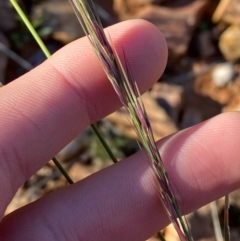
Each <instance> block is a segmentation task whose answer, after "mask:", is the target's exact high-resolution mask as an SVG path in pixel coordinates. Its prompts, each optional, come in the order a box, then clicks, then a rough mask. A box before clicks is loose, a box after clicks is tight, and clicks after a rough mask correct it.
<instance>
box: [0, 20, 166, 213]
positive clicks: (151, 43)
mask: <svg viewBox="0 0 240 241" xmlns="http://www.w3.org/2000/svg"><path fill="white" fill-rule="evenodd" d="M107 32H108V34H109V35H110V36H111V39H112V41H113V43H114V45H115V47H116V49H121V50H122V49H124V52H125V53H126V57H127V59H128V62H129V65H130V66H129V67H130V69H131V71H132V73H133V76H134V79H135V80H136V81H137V82H138V84H139V86H140V89H141V90H142V91H143V90H146V89H147V88H149V87H150V86H151V85H152V84H153V82H154V81H156V80H157V79H158V78H159V76H160V74H161V73H162V71H163V69H164V66H165V64H166V45H165V42H164V40H163V37H162V36H161V34H160V33H159V31H158V30H157V29H156V28H155V27H154V26H153V25H151V24H150V23H147V22H146V21H141V20H136V21H128V22H125V23H121V24H118V25H115V26H112V27H110V28H108V29H107ZM0 95H1V103H0V112H1V119H0V130H1V140H0V172H1V175H0V178H1V181H0V191H1V193H5V194H6V195H5V198H6V199H5V202H4V205H5V206H6V204H7V202H8V201H9V200H10V199H11V198H12V195H13V194H14V193H15V191H16V190H17V188H18V187H19V186H20V185H21V184H22V183H23V182H24V181H25V180H26V179H27V178H28V177H29V176H30V175H32V174H33V173H34V172H36V170H38V169H39V168H40V167H41V166H42V165H43V164H44V163H46V162H47V161H48V160H49V159H50V158H52V157H53V156H54V155H55V154H56V153H58V151H59V150H61V148H63V147H64V146H65V145H66V144H68V142H69V141H70V140H72V139H73V138H74V137H75V136H76V135H77V134H78V133H79V132H80V131H81V130H82V129H83V128H85V127H86V126H87V125H89V124H90V123H91V122H94V121H96V120H99V119H100V118H102V117H104V116H105V115H107V114H109V113H111V112H112V111H113V110H115V109H116V108H118V107H120V102H119V100H118V98H117V96H116V94H115V92H114V90H113V88H112V87H111V85H110V83H109V81H108V80H107V79H106V76H105V74H104V73H103V71H102V68H101V66H100V64H99V63H98V60H97V58H96V56H95V54H94V52H93V50H92V48H91V46H90V44H89V41H88V40H87V38H83V39H80V40H77V41H75V42H74V43H72V44H70V45H68V46H66V47H65V48H63V49H62V50H60V51H59V52H58V53H56V54H55V55H54V56H52V58H50V59H49V60H48V61H46V62H45V63H43V64H42V65H41V66H39V67H38V68H36V69H35V70H33V71H31V72H30V73H28V74H26V75H25V76H23V77H21V78H19V79H18V80H16V81H14V82H13V83H11V84H9V85H7V86H5V87H3V88H2V89H1V90H0ZM2 204H3V203H2ZM2 204H1V205H2ZM4 205H3V206H4ZM0 208H1V207H0ZM0 210H1V209H0Z"/></svg>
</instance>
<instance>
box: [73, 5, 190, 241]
mask: <svg viewBox="0 0 240 241" xmlns="http://www.w3.org/2000/svg"><path fill="white" fill-rule="evenodd" d="M70 2H71V4H72V5H73V8H74V10H75V12H76V15H77V16H78V19H79V21H80V23H81V25H82V27H83V29H84V31H85V33H86V35H87V36H88V38H89V41H90V42H91V44H92V46H93V49H94V51H95V53H96V54H97V56H98V58H99V60H100V63H101V65H102V67H103V69H104V71H105V72H106V75H107V77H108V79H109V80H110V82H111V83H112V86H113V88H114V89H115V91H116V93H117V94H118V96H119V98H120V100H121V101H122V103H123V105H124V106H125V107H126V109H127V110H128V112H129V115H130V118H131V120H132V122H133V125H134V128H135V130H136V132H137V134H138V137H139V139H140V143H141V145H142V146H143V148H144V149H145V150H146V152H147V155H148V159H149V160H150V162H151V166H152V168H153V170H154V172H155V174H156V177H157V181H158V186H159V195H160V198H161V200H162V203H163V205H164V206H165V209H166V211H167V214H168V216H169V219H170V220H171V222H172V223H173V224H174V226H175V228H176V231H177V232H178V235H179V237H180V239H181V241H186V240H188V241H190V240H192V236H191V234H190V231H189V229H188V226H187V224H186V222H185V220H184V218H183V217H182V215H181V212H180V209H179V206H178V204H177V201H176V198H175V195H174V193H173V191H172V188H171V185H170V182H169V178H168V176H167V173H166V171H165V168H164V165H163V162H162V159H161V156H160V154H159V151H158V149H157V146H156V144H155V141H154V138H153V133H152V129H151V125H150V123H149V120H148V117H147V113H146V110H145V108H144V105H143V103H142V101H141V99H140V98H138V97H139V96H140V94H139V91H138V87H137V85H136V83H135V82H134V81H133V79H132V78H131V75H130V71H129V68H128V64H127V60H126V58H125V56H124V65H123V64H122V62H121V60H120V58H119V56H118V54H117V52H116V50H115V49H114V47H113V46H111V45H110V44H109V42H108V40H107V38H106V35H105V34H104V31H103V27H102V25H101V22H100V19H99V17H98V15H97V13H96V10H95V8H94V5H93V3H92V1H86V0H70ZM123 53H124V51H123Z"/></svg>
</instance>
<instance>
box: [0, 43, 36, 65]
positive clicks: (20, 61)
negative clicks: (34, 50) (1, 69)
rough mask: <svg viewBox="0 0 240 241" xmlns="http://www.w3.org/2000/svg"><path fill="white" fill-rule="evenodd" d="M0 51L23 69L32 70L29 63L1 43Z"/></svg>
mask: <svg viewBox="0 0 240 241" xmlns="http://www.w3.org/2000/svg"><path fill="white" fill-rule="evenodd" d="M0 51H2V52H3V53H4V54H5V55H7V56H8V57H9V58H10V59H12V60H14V61H15V62H16V63H18V64H19V65H20V66H21V67H23V68H24V69H26V70H31V69H32V68H33V66H32V65H31V64H30V63H29V62H27V61H26V60H25V59H23V58H22V57H21V56H19V55H18V54H16V53H15V52H13V51H12V50H11V49H9V48H8V47H7V46H5V45H4V44H3V43H1V42H0Z"/></svg>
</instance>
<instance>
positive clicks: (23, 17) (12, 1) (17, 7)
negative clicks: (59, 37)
mask: <svg viewBox="0 0 240 241" xmlns="http://www.w3.org/2000/svg"><path fill="white" fill-rule="evenodd" d="M10 2H11V3H12V5H13V7H14V8H15V10H16V11H17V13H18V15H19V16H20V18H21V19H22V21H23V22H24V23H25V25H26V26H27V28H28V30H29V31H30V32H31V34H32V36H33V37H34V39H35V40H36V42H37V43H38V45H39V46H40V48H41V50H42V51H43V53H44V54H45V55H46V57H47V58H49V57H50V56H51V54H50V52H49V51H48V49H47V47H46V45H45V44H44V43H43V41H42V39H41V38H40V36H39V35H38V33H37V32H36V30H35V29H34V27H33V26H32V24H31V22H30V21H29V19H28V18H27V16H26V14H25V13H24V12H23V10H22V9H21V7H20V6H19V4H18V3H17V1H16V0H10Z"/></svg>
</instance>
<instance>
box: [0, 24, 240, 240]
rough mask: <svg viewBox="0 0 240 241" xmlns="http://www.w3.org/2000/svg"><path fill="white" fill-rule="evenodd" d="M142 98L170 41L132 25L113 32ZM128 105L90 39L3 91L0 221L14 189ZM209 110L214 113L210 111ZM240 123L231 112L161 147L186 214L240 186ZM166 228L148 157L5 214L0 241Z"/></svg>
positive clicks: (137, 235)
mask: <svg viewBox="0 0 240 241" xmlns="http://www.w3.org/2000/svg"><path fill="white" fill-rule="evenodd" d="M108 33H109V34H110V35H111V39H112V41H113V43H114V44H115V47H116V49H122V48H124V51H125V53H126V56H127V58H128V62H129V64H130V69H131V71H132V73H133V76H134V78H135V80H136V81H137V83H138V85H139V88H140V89H141V92H144V91H146V90H147V89H148V88H150V87H151V86H152V85H153V83H154V82H156V81H157V80H158V78H159V77H160V76H161V74H162V72H163V70H164V67H165V65H166V59H167V50H166V44H165V41H164V38H163V36H162V35H161V33H160V32H159V30H157V29H156V28H155V27H154V26H153V25H151V24H149V23H147V22H145V21H142V20H134V21H129V22H125V23H121V24H118V25H115V26H113V27H110V28H109V29H108ZM120 106H121V104H120V102H119V100H118V97H117V96H116V94H115V92H114V90H113V89H112V87H111V85H110V83H109V81H108V80H107V79H106V77H105V74H104V73H103V71H102V69H101V67H100V65H99V63H98V60H97V59H96V57H95V55H94V53H93V51H92V49H91V47H90V45H89V43H88V40H87V39H86V38H82V39H79V40H77V41H75V42H74V43H71V44H69V45H68V46H66V47H64V48H63V49H61V50H60V51H58V52H57V53H56V54H54V55H53V56H52V57H51V58H50V59H49V60H47V61H45V62H44V63H43V64H42V65H40V66H39V67H37V68H36V69H34V70H32V71H31V72H29V73H28V74H26V75H24V76H22V77H21V78H19V79H17V80H15V81H14V82H12V83H11V84H9V85H7V86H5V87H3V88H1V89H0V113H1V115H0V116H1V118H0V130H1V132H0V133H1V135H0V193H1V195H0V199H1V202H0V212H1V215H2V216H3V214H4V211H5V209H6V207H7V205H8V203H9V202H10V201H11V199H12V198H13V196H14V194H15V193H16V191H17V189H18V188H19V187H20V186H21V185H22V184H23V183H24V182H25V181H26V180H27V179H28V178H29V177H30V176H31V175H33V174H34V173H35V172H36V171H37V170H38V169H40V168H41V167H42V166H43V165H44V164H45V163H46V162H47V161H48V160H50V159H51V158H52V157H53V156H54V155H55V154H56V153H58V151H60V150H61V149H62V148H63V147H64V146H65V145H66V144H68V142H69V141H70V140H72V139H73V138H74V137H76V136H77V135H78V134H79V133H80V132H81V131H82V130H83V129H84V128H86V127H87V126H88V125H89V124H90V123H93V122H95V121H97V120H100V119H101V118H103V117H104V116H106V115H107V114H110V113H111V112H113V111H114V110H116V109H118V108H119V107H120ZM206 108H207V107H206ZM239 120H240V114H239V113H226V114H222V115H219V116H217V117H215V118H212V119H210V120H208V121H206V122H204V123H201V124H199V125H196V126H194V127H192V128H189V129H186V130H183V131H181V132H178V133H176V134H173V135H171V136H169V137H166V138H164V139H163V140H160V141H159V142H158V147H159V150H160V152H161V155H162V158H163V160H164V163H165V167H166V169H167V172H168V175H169V178H170V180H171V181H172V185H173V189H174V191H175V193H176V196H177V199H178V201H179V204H180V206H181V208H182V210H183V211H184V212H190V211H193V210H195V209H197V208H198V207H200V206H202V205H204V204H206V203H208V202H210V201H212V200H215V199H217V198H220V197H221V196H223V195H225V194H227V193H229V192H230V191H233V190H235V189H237V188H239V187H240V184H239V183H240V175H239V171H238V170H240V161H239V156H240V149H239V136H240V125H239ZM168 223H169V221H168V218H167V217H166V214H165V211H164V210H163V207H162V205H161V202H160V200H159V197H158V190H157V185H156V183H155V176H154V173H153V172H152V170H151V168H150V165H149V162H148V160H147V159H146V155H144V154H143V153H141V152H140V153H137V154H135V155H133V156H131V157H129V158H128V159H126V160H122V161H121V162H120V163H118V164H116V165H113V166H111V167H110V168H107V169H105V170H103V171H100V172H98V173H96V174H94V175H92V176H90V177H88V178H86V179H84V180H83V181H80V182H77V183H76V184H74V185H71V186H67V187H65V188H62V189H61V190H58V191H55V192H53V193H51V194H49V195H47V196H45V197H44V198H41V199H40V200H38V201H36V202H34V203H32V204H29V205H27V206H25V207H23V208H21V209H19V210H17V211H15V212H13V213H12V214H10V215H8V216H7V217H6V218H4V219H3V220H2V222H1V223H0V237H1V240H3V241H14V240H31V241H40V240H41V241H42V240H47V241H56V240H57V241H70V240H71V241H73V240H76V241H79V240H88V241H91V240H94V241H96V240H98V241H110V240H111V241H112V240H119V241H120V240H121V241H122V240H124V241H127V240H129V241H142V240H146V239H147V238H149V237H150V236H151V235H152V234H155V233H156V232H157V231H158V230H160V229H161V228H163V227H164V226H166V225H167V224H168Z"/></svg>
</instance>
